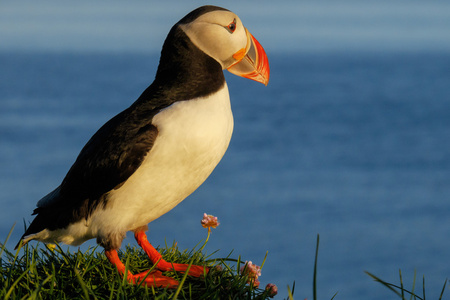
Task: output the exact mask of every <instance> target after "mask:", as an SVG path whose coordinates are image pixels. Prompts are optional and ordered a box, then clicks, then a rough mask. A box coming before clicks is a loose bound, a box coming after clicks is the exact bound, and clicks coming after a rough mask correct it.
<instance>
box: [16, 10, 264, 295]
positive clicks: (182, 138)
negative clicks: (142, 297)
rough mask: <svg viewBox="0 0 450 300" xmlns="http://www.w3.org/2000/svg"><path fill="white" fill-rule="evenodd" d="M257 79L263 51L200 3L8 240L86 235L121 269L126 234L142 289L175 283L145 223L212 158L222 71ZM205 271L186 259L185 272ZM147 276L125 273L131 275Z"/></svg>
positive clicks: (224, 116)
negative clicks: (144, 80)
mask: <svg viewBox="0 0 450 300" xmlns="http://www.w3.org/2000/svg"><path fill="white" fill-rule="evenodd" d="M225 69H227V70H228V71H230V72H231V73H233V74H236V75H239V76H242V77H245V78H249V79H252V80H256V81H259V82H261V83H263V84H265V85H267V83H268V81H269V73H270V71H269V64H268V60H267V56H266V54H265V52H264V49H263V48H262V47H261V45H260V44H259V43H258V41H257V40H256V39H255V38H254V37H253V36H252V35H251V34H250V33H249V31H248V30H247V29H246V28H245V27H244V26H243V25H242V22H241V20H240V19H239V17H238V16H237V15H236V14H234V13H233V12H231V11H229V10H226V9H224V8H220V7H216V6H202V7H199V8H197V9H195V10H194V11H192V12H190V13H189V14H188V15H186V16H185V17H184V18H182V19H181V20H180V21H179V22H178V23H176V24H175V25H174V26H173V27H172V29H171V30H170V32H169V34H168V36H167V38H166V40H165V42H164V45H163V47H162V51H161V58H160V63H159V66H158V69H157V72H156V76H155V80H154V81H153V83H152V84H151V85H150V86H149V87H148V88H147V89H146V90H145V91H144V92H143V93H142V95H141V96H140V97H139V98H138V99H137V100H136V101H135V102H134V103H133V104H132V105H131V106H130V107H128V108H127V109H126V110H124V111H122V112H121V113H119V114H118V115H116V116H115V117H113V118H112V119H111V120H109V121H108V122H107V123H106V124H105V125H103V126H102V127H101V128H100V129H99V130H98V131H97V132H96V133H95V134H94V135H93V136H92V138H91V139H90V140H89V141H88V142H87V144H86V145H85V146H84V148H83V149H82V150H81V152H80V154H79V156H78V158H77V159H76V161H75V163H74V164H73V166H72V167H71V168H70V170H69V171H68V173H67V175H66V176H65V178H64V179H63V181H62V183H61V185H60V186H58V187H57V188H56V189H55V190H54V191H52V192H51V193H49V194H48V195H47V196H45V197H43V198H42V199H41V200H40V201H39V202H38V203H37V208H36V209H35V210H34V212H33V214H34V215H36V217H35V219H34V220H33V222H32V223H31V224H30V226H29V227H28V229H27V230H26V232H25V234H24V235H23V236H22V238H21V241H19V244H18V246H19V245H20V244H21V242H22V244H24V243H27V242H29V241H30V240H38V241H43V242H59V243H65V244H68V245H79V244H81V243H83V242H85V241H86V240H89V239H93V238H96V239H97V243H99V244H100V245H101V246H102V247H104V248H105V254H106V256H107V257H108V259H109V261H110V262H111V263H112V264H114V265H115V266H116V267H117V269H118V271H119V272H120V273H121V274H124V272H125V266H124V264H123V263H122V262H121V261H120V259H119V257H118V255H117V249H119V248H120V245H121V243H122V240H123V239H124V237H125V234H126V232H127V231H133V232H134V234H135V238H136V240H137V242H138V244H139V245H140V246H141V247H142V248H143V249H144V250H145V252H146V253H147V254H148V256H149V258H150V260H151V261H152V263H153V264H156V263H157V269H158V271H154V272H153V273H152V275H151V276H148V277H147V278H146V281H145V283H146V284H147V285H149V286H164V287H176V286H177V281H176V280H174V279H172V278H169V277H166V276H163V275H162V274H161V271H167V270H175V271H180V272H183V271H186V269H187V267H188V266H187V265H184V264H172V263H169V262H166V261H164V260H163V259H161V255H160V254H159V253H158V251H157V250H155V248H153V246H151V245H150V243H149V242H148V241H147V236H146V234H145V231H146V230H147V224H148V223H150V222H151V221H153V220H155V219H157V218H158V217H160V216H161V215H163V214H165V213H167V212H168V211H170V210H171V209H173V208H174V207H175V206H176V205H177V204H178V203H180V202H181V201H182V200H184V199H185V198H186V197H187V196H189V195H190V194H191V193H192V192H194V191H195V190H196V189H197V188H198V187H199V186H200V185H201V184H202V183H203V182H204V181H205V180H206V178H207V177H208V176H209V175H210V174H211V172H212V171H213V169H214V168H215V167H216V165H217V164H218V163H219V161H220V160H221V158H222V156H223V155H224V153H225V151H226V150H227V147H228V144H229V142H230V139H231V134H232V131H233V115H232V112H231V107H230V99H229V94H228V87H227V84H226V82H225V78H224V74H223V70H225ZM206 271H207V268H204V267H202V266H192V267H191V268H190V270H189V272H188V273H189V275H192V276H201V275H202V274H204V273H205V272H206ZM146 275H147V272H143V273H140V274H135V275H133V274H131V273H130V272H129V273H128V274H127V275H126V276H127V279H128V280H129V281H130V282H137V281H138V280H140V279H142V278H143V277H145V276H146Z"/></svg>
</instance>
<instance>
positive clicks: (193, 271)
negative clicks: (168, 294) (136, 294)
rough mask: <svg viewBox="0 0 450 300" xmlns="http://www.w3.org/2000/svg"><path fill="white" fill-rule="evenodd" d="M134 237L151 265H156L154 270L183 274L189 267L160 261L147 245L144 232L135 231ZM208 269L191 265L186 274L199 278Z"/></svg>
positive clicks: (158, 256)
mask: <svg viewBox="0 0 450 300" xmlns="http://www.w3.org/2000/svg"><path fill="white" fill-rule="evenodd" d="M134 237H135V238H136V241H137V242H138V244H139V246H141V247H142V249H144V251H145V253H147V255H148V257H149V258H150V260H151V262H152V263H153V264H157V265H156V268H157V269H158V270H161V271H172V270H173V271H177V272H185V271H186V270H187V269H188V267H189V265H188V264H175V263H170V262H167V261H165V260H164V259H162V255H161V254H160V253H159V252H158V251H157V250H156V249H155V248H154V247H153V246H152V245H151V244H150V243H149V241H148V239H147V235H146V234H145V231H144V230H142V229H141V230H136V231H135V232H134ZM208 270H209V268H207V267H203V266H196V265H192V266H191V267H190V268H189V271H188V274H189V275H191V276H194V277H200V276H202V275H203V274H206V273H208Z"/></svg>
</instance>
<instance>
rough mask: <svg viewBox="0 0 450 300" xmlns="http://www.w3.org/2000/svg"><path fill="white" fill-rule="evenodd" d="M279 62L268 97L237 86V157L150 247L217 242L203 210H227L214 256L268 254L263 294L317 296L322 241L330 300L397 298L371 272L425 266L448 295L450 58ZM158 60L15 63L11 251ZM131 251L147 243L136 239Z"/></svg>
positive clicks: (6, 119)
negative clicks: (268, 290)
mask: <svg viewBox="0 0 450 300" xmlns="http://www.w3.org/2000/svg"><path fill="white" fill-rule="evenodd" d="M269 58H270V63H271V81H270V83H269V85H268V86H267V87H264V86H263V85H261V84H259V83H256V82H251V81H249V80H244V79H242V78H238V77H235V76H233V75H231V74H229V75H226V76H227V81H228V85H229V89H230V94H231V98H232V99H231V102H232V107H233V112H234V116H235V131H234V135H233V139H232V142H231V145H230V147H229V150H228V152H227V153H226V155H225V157H224V158H223V160H222V162H221V163H220V164H219V166H218V167H217V168H216V170H215V171H214V172H213V174H212V175H211V177H210V178H209V179H208V180H207V181H206V182H205V183H204V184H203V185H202V186H201V187H200V188H199V189H198V190H197V191H196V192H195V193H194V194H193V195H191V196H190V197H189V198H188V199H186V200H185V201H184V202H183V203H182V204H180V205H179V206H177V207H176V208H175V209H174V210H173V211H171V212H169V213H168V214H166V215H164V216H162V217H161V218H160V219H158V220H156V221H154V222H153V223H151V224H150V226H149V232H148V235H149V239H150V241H152V242H153V244H154V245H164V244H165V243H166V242H167V243H169V244H172V242H174V241H176V242H177V243H178V246H179V247H180V248H181V249H191V248H192V247H194V246H195V245H196V244H197V243H198V242H199V241H201V240H204V239H205V237H206V230H205V229H203V228H202V227H201V226H200V220H201V217H202V215H203V213H204V212H206V213H209V214H213V215H216V216H218V218H219V221H220V223H221V224H220V226H219V227H218V228H217V229H215V230H213V232H212V234H211V237H210V241H209V242H208V245H207V247H206V248H205V250H206V251H207V252H208V253H212V252H213V251H216V250H219V251H218V252H217V253H216V254H214V257H225V256H227V255H228V254H229V253H230V252H231V251H233V254H232V255H231V256H232V257H235V258H237V257H238V256H239V255H240V256H241V258H242V260H251V261H252V262H253V263H256V264H261V263H262V261H263V259H264V256H265V255H266V252H268V256H267V260H266V262H265V264H264V267H263V270H262V276H261V277H260V281H261V285H262V286H265V285H266V284H267V283H275V284H277V285H278V287H279V291H280V292H279V295H280V297H279V298H283V297H287V285H289V286H290V287H291V288H292V284H293V282H294V281H295V297H296V299H304V298H308V299H312V280H313V266H314V255H315V250H316V239H317V235H320V245H319V260H318V277H317V278H318V283H317V284H318V296H319V299H331V297H332V296H333V295H334V294H335V293H338V294H337V296H336V298H335V299H369V300H370V299H373V300H375V299H397V298H396V297H397V296H396V295H395V294H393V293H392V292H390V291H388V290H387V289H386V288H385V287H383V286H381V285H380V284H379V283H376V282H374V281H373V280H372V279H371V278H370V277H369V276H368V275H366V274H365V273H364V271H369V272H371V273H373V274H375V275H377V276H379V277H380V278H382V279H384V280H386V281H388V282H391V283H396V284H399V279H398V274H399V269H401V271H402V275H403V282H404V284H405V286H406V287H407V288H410V287H411V286H412V281H413V275H414V272H415V271H417V276H418V279H417V282H418V285H417V287H416V290H417V291H421V284H419V283H421V280H422V276H425V280H426V291H427V298H429V299H437V298H438V297H439V293H440V292H441V288H442V286H443V284H444V280H445V279H446V278H447V277H449V276H450V238H449V237H450V219H449V215H450V201H449V197H450V54H448V53H444V52H395V51H384V52H383V51H381V52H370V51H355V52H351V53H345V52H332V51H331V52H326V51H322V52H320V53H316V54H311V53H310V54H308V53H306V52H305V53H301V54H297V55H294V54H292V55H281V54H276V53H275V54H270V53H269ZM157 62H158V55H144V54H136V53H109V54H107V53H96V54H95V53H93V54H88V53H84V54H75V53H70V52H5V51H4V52H2V53H1V54H0V204H1V208H2V209H1V210H0V240H1V241H4V239H5V238H6V236H7V234H8V232H9V230H10V229H11V227H12V226H13V224H14V223H16V227H15V229H14V231H13V234H12V237H11V239H10V241H9V242H8V244H7V246H8V247H9V249H12V248H13V247H14V245H15V243H16V242H17V240H18V239H19V237H20V236H21V234H22V233H23V223H24V222H25V223H28V222H30V221H31V220H32V217H31V215H30V214H31V212H32V210H33V209H34V207H35V203H36V202H37V201H38V200H39V199H40V198H41V197H42V196H44V195H46V193H48V192H49V191H51V190H52V189H53V188H55V187H56V186H58V185H59V183H60V182H61V180H62V178H63V177H64V175H65V174H66V172H67V170H68V169H69V168H70V166H71V164H72V163H73V162H74V160H75V158H76V156H77V154H78V153H79V151H80V150H81V148H82V147H83V145H84V144H85V143H86V141H87V140H88V139H89V138H90V136H91V135H92V134H93V133H94V132H95V131H96V130H97V129H98V128H99V127H100V126H101V125H102V124H103V123H104V122H106V121H107V120H108V119H109V118H111V117H113V116H114V115H115V114H117V113H118V112H120V111H121V110H123V109H125V108H126V107H127V106H129V105H130V104H131V103H132V102H133V101H134V100H135V99H136V98H137V97H138V96H139V95H140V93H141V92H142V91H143V90H144V89H145V88H146V87H147V86H148V85H149V84H150V83H151V82H152V80H153V77H154V73H155V68H156V66H157ZM149 209H151V207H149ZM124 243H131V244H133V245H135V244H136V243H135V242H134V240H133V238H132V236H131V235H129V237H128V238H127V239H126V240H125V242H124ZM89 245H94V242H88V243H87V246H89ZM87 246H86V245H84V246H83V247H84V248H83V249H85V248H86V247H87ZM70 250H71V251H76V250H77V248H75V247H71V248H70ZM99 251H101V250H99ZM449 294H450V292H449V291H447V292H446V293H445V294H444V295H445V297H449Z"/></svg>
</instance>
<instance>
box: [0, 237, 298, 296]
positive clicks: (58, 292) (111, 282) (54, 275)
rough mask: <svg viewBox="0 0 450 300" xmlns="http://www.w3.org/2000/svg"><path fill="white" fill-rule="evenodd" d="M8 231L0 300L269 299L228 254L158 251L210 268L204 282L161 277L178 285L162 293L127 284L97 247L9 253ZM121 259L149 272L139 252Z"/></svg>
mask: <svg viewBox="0 0 450 300" xmlns="http://www.w3.org/2000/svg"><path fill="white" fill-rule="evenodd" d="M11 232H12V229H11ZM11 232H10V234H9V235H8V237H7V239H6V241H5V243H3V244H1V243H0V299H111V300H112V299H269V298H270V295H269V292H268V291H266V290H265V289H264V287H263V288H256V287H253V286H252V285H251V284H249V283H248V278H247V276H243V275H241V274H240V272H239V263H240V259H238V260H236V259H232V258H230V255H231V253H230V255H229V256H228V257H225V258H212V257H211V255H212V254H211V255H208V256H206V255H205V254H203V253H202V252H201V249H198V250H195V248H194V249H193V250H190V251H187V250H184V251H180V250H179V249H178V247H177V245H176V244H173V245H171V246H168V245H167V244H166V246H165V247H164V248H160V249H158V251H159V252H160V253H161V254H162V256H163V258H164V259H165V260H167V261H171V262H174V263H185V264H199V265H204V266H208V267H210V268H211V269H210V272H209V273H208V274H207V275H206V276H204V277H203V278H194V277H191V276H187V275H185V274H182V273H176V272H165V273H164V274H165V275H166V276H170V277H173V278H175V279H176V280H178V281H179V282H180V285H179V287H178V288H177V289H163V288H153V287H147V286H142V285H131V284H128V282H127V281H126V280H124V279H123V278H122V276H120V274H119V273H118V272H117V270H116V269H115V267H114V266H113V265H111V264H110V263H109V261H108V260H107V258H106V257H105V255H104V254H103V251H99V250H100V249H98V248H97V247H94V248H90V249H88V250H87V251H85V252H82V251H81V250H79V249H78V250H76V251H73V252H72V251H70V249H69V248H68V249H67V250H66V251H64V250H63V249H62V248H61V247H60V246H59V245H55V246H53V245H43V244H41V243H37V244H34V245H30V244H26V245H25V246H24V247H23V248H21V249H18V250H17V251H15V252H11V251H9V250H8V249H7V248H6V247H5V244H6V242H7V241H8V239H9V236H10V235H11ZM201 248H203V247H201ZM71 249H73V248H71ZM119 257H120V258H121V260H122V261H124V262H126V268H129V269H130V271H131V272H133V273H140V272H143V271H145V270H148V269H150V268H151V267H152V265H151V263H150V261H149V259H148V257H147V255H146V254H145V253H144V251H143V250H141V249H140V248H136V247H132V246H130V245H127V246H126V247H125V250H124V251H119ZM266 257H267V254H266ZM265 259H266V258H264V260H265ZM291 299H292V298H291Z"/></svg>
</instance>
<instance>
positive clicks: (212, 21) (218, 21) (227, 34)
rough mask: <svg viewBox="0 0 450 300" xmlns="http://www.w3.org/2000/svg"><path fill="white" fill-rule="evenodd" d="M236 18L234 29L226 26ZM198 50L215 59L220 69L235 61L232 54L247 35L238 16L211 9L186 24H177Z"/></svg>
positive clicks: (243, 42) (243, 45) (241, 46)
mask: <svg viewBox="0 0 450 300" xmlns="http://www.w3.org/2000/svg"><path fill="white" fill-rule="evenodd" d="M234 20H236V30H235V31H234V32H231V31H230V30H229V29H228V28H227V27H228V25H229V24H230V23H232V22H233V21H234ZM179 26H180V28H181V29H182V30H183V31H184V32H185V33H186V35H187V36H188V37H189V39H190V40H191V41H192V43H194V45H196V46H197V47H198V48H199V49H200V50H202V51H203V52H205V53H206V54H207V55H209V56H211V57H212V58H214V59H215V60H217V61H218V62H219V63H220V64H221V65H222V69H226V68H228V67H229V66H230V65H232V64H233V63H235V62H236V59H234V58H233V54H235V53H236V52H238V51H239V50H241V49H243V48H245V47H246V45H247V35H246V33H245V29H244V26H243V25H242V22H241V20H240V19H239V17H238V16H236V15H235V14H234V13H232V12H230V11H222V10H221V11H212V12H209V13H206V14H204V15H201V16H200V17H198V18H197V19H195V20H194V21H192V22H191V23H188V24H181V25H179Z"/></svg>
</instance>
